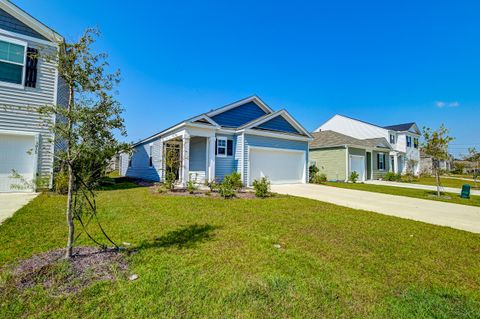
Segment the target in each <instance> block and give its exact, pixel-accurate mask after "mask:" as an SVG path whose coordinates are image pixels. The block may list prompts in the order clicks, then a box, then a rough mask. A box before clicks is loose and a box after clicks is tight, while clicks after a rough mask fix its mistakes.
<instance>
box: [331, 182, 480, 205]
mask: <svg viewBox="0 0 480 319" xmlns="http://www.w3.org/2000/svg"><path fill="white" fill-rule="evenodd" d="M325 184H326V185H328V186H333V187H340V188H349V189H356V190H360V191H367V192H374V193H382V194H389V195H398V196H407V197H414V198H420V199H428V200H436V201H441V202H446V203H452V204H461V205H469V206H478V207H480V196H470V199H465V198H461V197H460V195H459V194H452V193H443V195H442V196H443V197H440V198H438V197H436V196H435V195H436V192H435V191H428V190H422V189H413V188H404V187H394V186H384V185H374V184H362V183H356V184H353V183H342V182H327V183H325ZM447 197H449V198H447Z"/></svg>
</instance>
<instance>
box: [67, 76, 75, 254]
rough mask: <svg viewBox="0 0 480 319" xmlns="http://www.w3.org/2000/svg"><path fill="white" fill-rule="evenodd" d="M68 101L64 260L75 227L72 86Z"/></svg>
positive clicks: (68, 252)
mask: <svg viewBox="0 0 480 319" xmlns="http://www.w3.org/2000/svg"><path fill="white" fill-rule="evenodd" d="M69 93H70V97H69V101H68V115H69V117H68V135H69V136H68V141H67V165H68V195H67V212H66V217H67V225H68V239H67V249H66V252H65V258H67V259H70V258H71V257H72V255H73V241H74V238H75V225H74V224H73V212H72V196H73V178H74V174H73V169H72V164H73V163H72V137H71V132H72V127H73V123H72V117H71V112H72V108H73V103H74V101H75V100H74V95H73V94H74V91H73V86H71V85H70V87H69Z"/></svg>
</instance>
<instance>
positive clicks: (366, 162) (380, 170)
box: [310, 131, 391, 181]
mask: <svg viewBox="0 0 480 319" xmlns="http://www.w3.org/2000/svg"><path fill="white" fill-rule="evenodd" d="M312 135H313V137H314V140H313V141H312V142H310V165H315V166H317V167H318V169H319V173H320V174H325V175H326V176H327V179H328V180H329V181H347V180H348V178H349V176H350V174H351V173H352V172H353V171H356V172H357V173H358V174H359V180H360V181H366V180H371V179H381V178H382V177H383V176H384V175H385V174H386V173H387V172H389V171H390V167H389V160H388V158H389V152H390V151H391V147H390V144H389V143H388V141H387V140H386V139H385V138H373V139H364V140H360V139H356V138H354V137H351V136H348V135H344V134H340V133H337V132H334V131H321V132H316V133H312Z"/></svg>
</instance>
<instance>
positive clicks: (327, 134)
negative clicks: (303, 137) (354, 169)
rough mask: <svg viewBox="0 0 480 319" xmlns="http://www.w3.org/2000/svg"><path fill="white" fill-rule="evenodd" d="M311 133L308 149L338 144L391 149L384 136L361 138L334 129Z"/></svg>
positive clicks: (337, 145)
mask: <svg viewBox="0 0 480 319" xmlns="http://www.w3.org/2000/svg"><path fill="white" fill-rule="evenodd" d="M312 135H313V138H314V140H313V141H312V142H310V149H316V148H328V147H339V146H351V147H360V148H382V149H391V147H390V145H389V144H388V142H387V140H386V139H385V138H372V139H365V140H361V139H357V138H354V137H351V136H348V135H345V134H341V133H338V132H335V131H321V132H315V133H312Z"/></svg>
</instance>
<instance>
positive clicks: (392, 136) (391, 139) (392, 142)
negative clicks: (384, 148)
mask: <svg viewBox="0 0 480 319" xmlns="http://www.w3.org/2000/svg"><path fill="white" fill-rule="evenodd" d="M395 142H396V141H395V135H393V134H390V144H395Z"/></svg>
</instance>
